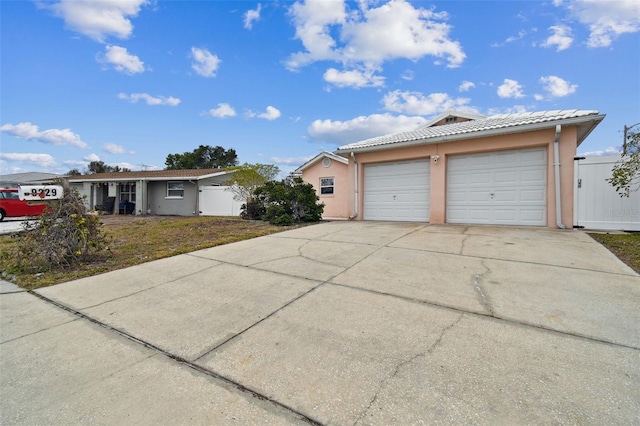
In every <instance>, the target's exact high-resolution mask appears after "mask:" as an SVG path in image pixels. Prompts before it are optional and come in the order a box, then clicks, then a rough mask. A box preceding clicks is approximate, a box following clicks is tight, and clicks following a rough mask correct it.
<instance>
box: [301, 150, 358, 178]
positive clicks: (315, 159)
mask: <svg viewBox="0 0 640 426" xmlns="http://www.w3.org/2000/svg"><path fill="white" fill-rule="evenodd" d="M325 157H326V158H330V159H332V160H335V161H339V162H340V163H342V164H349V159H348V158H344V157H340V156H339V155H336V154H333V153H331V152H327V151H323V152H321V153H320V154H318V155H316V156H315V157H313V158H312V159H311V160H309V161H307V162H306V163H304V164H303V165H302V166H300V167H298V168H297V169H295V170H294V171H293V172H294V173H302V171H303V170H304V169H306V168H309V167H311V166H312V165H313V164H315V163H317V162H318V161H320V160H321V159H323V158H325Z"/></svg>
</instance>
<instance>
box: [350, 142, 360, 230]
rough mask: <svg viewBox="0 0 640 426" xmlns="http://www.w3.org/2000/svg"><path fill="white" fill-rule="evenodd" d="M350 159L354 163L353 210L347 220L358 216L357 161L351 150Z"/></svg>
mask: <svg viewBox="0 0 640 426" xmlns="http://www.w3.org/2000/svg"><path fill="white" fill-rule="evenodd" d="M351 159H352V160H353V164H354V168H353V169H354V176H353V178H354V180H353V181H354V203H353V204H354V209H353V210H354V211H353V214H352V215H351V216H349V220H353V219H355V218H356V217H358V202H359V196H358V161H357V160H356V155H355V154H354V153H353V151H352V152H351Z"/></svg>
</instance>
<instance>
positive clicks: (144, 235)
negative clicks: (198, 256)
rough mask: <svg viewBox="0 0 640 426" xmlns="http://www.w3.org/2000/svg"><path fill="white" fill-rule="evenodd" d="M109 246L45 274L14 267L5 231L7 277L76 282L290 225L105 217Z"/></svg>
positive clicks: (27, 284) (39, 283)
mask: <svg viewBox="0 0 640 426" xmlns="http://www.w3.org/2000/svg"><path fill="white" fill-rule="evenodd" d="M101 221H102V223H103V229H104V231H105V233H106V234H107V237H108V239H109V241H110V243H109V250H108V251H106V252H104V253H102V254H100V255H99V256H96V257H95V258H94V259H93V260H92V261H91V262H88V263H84V264H81V265H79V266H78V267H76V268H73V269H66V270H60V271H49V272H44V273H41V274H27V273H19V272H17V271H15V270H12V267H11V260H10V258H9V256H8V255H7V254H8V253H10V252H12V251H13V250H15V242H14V240H13V239H12V238H11V237H10V236H6V235H4V236H0V250H1V251H2V253H3V255H1V256H0V271H1V272H2V273H3V275H4V276H3V279H5V280H9V281H12V282H14V283H16V284H18V285H19V286H21V287H24V288H27V289H34V288H39V287H45V286H49V285H52V284H58V283H61V282H66V281H71V280H74V279H78V278H83V277H87V276H91V275H96V274H100V273H104V272H108V271H113V270H116V269H121V268H126V267H128V266H133V265H138V264H140V263H144V262H150V261H152V260H157V259H162V258H165V257H169V256H175V255H177V254H182V253H188V252H192V251H195V250H200V249H204V248H209V247H214V246H217V245H221V244H227V243H231V242H235V241H240V240H246V239H249V238H255V237H260V236H263V235H268V234H273V233H276V232H280V231H283V230H287V229H291V227H286V228H284V227H279V226H274V225H270V224H269V223H267V222H260V221H247V220H241V219H238V218H222V217H169V216H118V215H115V216H103V217H102V218H101Z"/></svg>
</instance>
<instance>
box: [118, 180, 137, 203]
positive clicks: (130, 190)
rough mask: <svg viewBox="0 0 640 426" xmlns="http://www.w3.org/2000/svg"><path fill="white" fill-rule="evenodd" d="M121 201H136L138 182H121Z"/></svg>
mask: <svg viewBox="0 0 640 426" xmlns="http://www.w3.org/2000/svg"><path fill="white" fill-rule="evenodd" d="M120 201H121V202H122V201H128V202H130V203H135V202H136V184H135V183H129V182H127V183H121V184H120Z"/></svg>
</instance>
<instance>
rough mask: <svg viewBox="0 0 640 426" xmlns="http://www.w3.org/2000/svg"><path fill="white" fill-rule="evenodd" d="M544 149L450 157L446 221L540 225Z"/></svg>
mask: <svg viewBox="0 0 640 426" xmlns="http://www.w3.org/2000/svg"><path fill="white" fill-rule="evenodd" d="M546 161H547V154H546V149H545V148H533V149H523V150H510V151H501V152H493V153H482V154H467V155H457V156H451V157H449V158H448V161H447V222H450V223H482V224H505V225H539V226H541V225H546V176H547V174H546Z"/></svg>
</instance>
